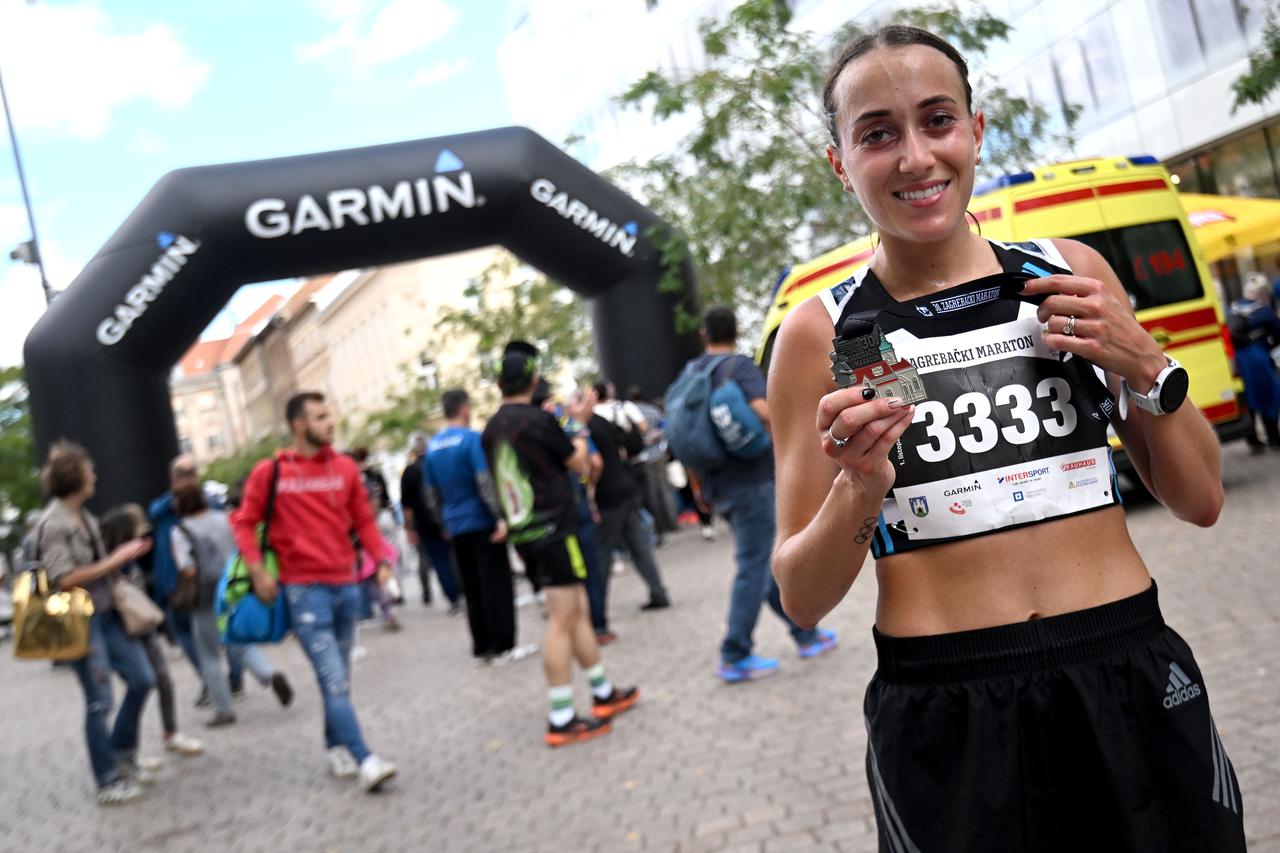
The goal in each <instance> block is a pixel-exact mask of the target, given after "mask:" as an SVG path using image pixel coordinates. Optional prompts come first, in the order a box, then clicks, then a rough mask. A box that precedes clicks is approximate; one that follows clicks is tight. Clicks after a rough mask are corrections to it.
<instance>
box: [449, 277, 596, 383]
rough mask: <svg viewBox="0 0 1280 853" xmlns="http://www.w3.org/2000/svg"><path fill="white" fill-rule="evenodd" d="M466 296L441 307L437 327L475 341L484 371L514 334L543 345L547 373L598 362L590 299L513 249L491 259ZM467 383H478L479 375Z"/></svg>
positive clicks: (486, 373) (487, 372) (580, 369)
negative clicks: (527, 263) (529, 267)
mask: <svg viewBox="0 0 1280 853" xmlns="http://www.w3.org/2000/svg"><path fill="white" fill-rule="evenodd" d="M465 296H466V302H465V304H464V305H462V306H460V307H453V308H445V309H444V310H443V311H442V312H441V313H440V319H439V320H438V321H437V323H436V328H437V329H438V330H440V331H441V332H443V333H444V334H445V335H449V336H453V337H455V338H461V339H463V340H467V341H473V342H474V344H475V346H476V349H477V352H478V353H479V356H480V367H481V371H480V373H481V374H482V376H491V375H492V374H493V371H494V369H495V368H496V367H497V364H498V361H499V359H500V358H501V356H502V349H503V347H504V346H506V344H507V342H508V341H510V340H512V339H519V340H525V341H529V342H530V343H532V344H534V345H535V346H537V347H538V350H539V351H540V352H541V354H542V355H541V358H540V359H539V365H540V368H541V370H542V373H543V375H544V376H554V375H556V374H558V373H559V372H560V371H561V370H562V369H564V368H568V369H569V370H571V371H573V372H574V374H575V376H576V375H582V374H583V373H584V372H585V371H586V370H588V369H589V368H590V366H591V365H592V364H593V362H594V355H593V350H592V346H591V324H590V321H589V320H588V318H587V312H586V305H585V303H583V301H582V299H581V298H579V297H578V296H577V295H576V294H574V293H573V292H572V291H570V290H568V289H566V288H564V287H562V286H560V285H559V284H556V283H555V282H553V281H552V280H551V279H549V278H547V277H546V276H544V275H540V274H536V273H533V272H531V271H530V272H527V273H526V272H524V270H523V268H522V267H521V266H520V264H519V261H518V260H517V259H516V258H515V257H513V256H510V255H508V256H506V257H504V258H502V259H500V260H498V261H497V262H495V263H494V264H493V265H491V266H490V267H489V268H488V269H486V270H485V271H484V272H483V273H481V274H480V276H479V278H476V279H474V280H473V281H471V282H470V283H468V285H467V287H466V291H465ZM482 376H477V377H476V379H477V380H480V379H482ZM462 384H463V387H468V388H475V387H476V386H477V383H476V382H474V381H473V382H463V383H462ZM478 384H480V385H482V386H487V385H489V384H491V383H488V382H480V383H478Z"/></svg>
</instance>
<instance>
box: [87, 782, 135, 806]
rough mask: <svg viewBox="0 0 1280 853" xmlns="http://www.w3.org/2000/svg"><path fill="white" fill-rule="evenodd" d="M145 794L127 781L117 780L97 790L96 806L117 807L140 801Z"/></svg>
mask: <svg viewBox="0 0 1280 853" xmlns="http://www.w3.org/2000/svg"><path fill="white" fill-rule="evenodd" d="M145 793H146V792H145V791H143V790H142V788H140V787H138V786H137V785H135V784H133V782H130V781H129V780H128V779H117V780H116V781H114V782H111V783H109V784H106V785H103V786H102V787H101V788H99V789H98V805H100V806H119V805H123V804H124V803H128V802H132V801H133V800H137V799H140V798H141V797H142V796H143V795H144V794H145Z"/></svg>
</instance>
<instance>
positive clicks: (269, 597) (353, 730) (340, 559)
mask: <svg viewBox="0 0 1280 853" xmlns="http://www.w3.org/2000/svg"><path fill="white" fill-rule="evenodd" d="M285 420H287V421H288V422H289V429H290V430H291V431H292V432H293V447H291V448H288V449H285V450H280V451H278V452H277V453H276V455H275V457H274V458H273V459H263V460H262V461H261V462H259V463H258V464H257V465H255V466H254V469H253V472H252V473H251V474H250V475H249V479H248V481H247V482H246V483H245V487H244V501H243V503H241V505H240V508H239V509H238V510H237V511H236V513H235V514H234V515H233V516H232V526H233V527H234V528H235V534H236V544H237V545H239V547H240V553H241V554H243V555H244V558H245V563H246V564H247V565H248V567H249V572H250V574H251V575H252V577H253V591H254V593H255V594H256V595H257V596H258V598H260V599H262V600H263V601H264V602H267V603H271V602H272V601H274V600H275V597H276V595H277V594H278V593H279V592H280V590H278V589H277V584H276V579H275V578H273V577H272V576H271V575H270V574H269V573H268V572H266V571H265V570H264V569H263V566H262V552H261V550H260V549H259V547H258V533H257V528H258V525H259V524H260V523H261V522H262V520H263V517H264V516H265V514H266V507H267V501H268V499H269V495H270V492H271V481H272V477H273V474H274V472H275V469H276V466H277V465H278V466H279V477H278V480H277V483H276V496H275V505H274V509H273V510H272V516H271V526H270V530H269V532H268V535H269V542H270V546H271V549H272V550H274V551H275V552H276V555H277V556H278V557H279V562H280V580H279V586H280V588H281V589H282V590H283V592H284V596H285V600H286V601H287V602H288V604H289V614H290V617H291V619H292V622H293V631H294V633H296V634H297V635H298V640H299V642H300V643H301V644H302V648H303V650H304V651H305V652H306V653H307V657H308V658H309V659H310V660H311V666H312V668H313V669H315V671H316V679H317V681H319V682H320V694H321V696H322V697H323V699H324V734H325V746H326V747H327V749H328V751H329V769H330V771H331V772H332V773H333V775H335V776H338V777H345V778H349V777H352V776H356V775H359V777H360V781H361V783H362V784H363V785H364V787H365V789H366V790H369V791H376V790H378V789H379V788H380V787H382V785H383V784H384V783H385V782H386V781H387V780H388V779H390V778H391V777H393V776H395V774H396V768H395V765H394V764H392V763H391V762H389V761H384V760H383V759H381V758H379V757H378V756H376V755H374V754H373V753H372V752H370V751H369V748H368V747H367V746H365V742H364V736H363V735H362V734H361V733H360V723H359V722H358V721H357V720H356V713H355V708H354V706H353V705H352V702H351V681H350V667H351V644H352V641H353V639H354V636H355V623H356V619H357V616H358V614H359V612H360V588H359V586H358V585H357V581H356V555H355V549H354V547H353V546H352V544H351V536H350V532H351V531H352V530H355V532H356V535H357V536H359V538H360V543H361V544H362V545H363V546H364V547H365V548H366V549H367V550H368V551H369V553H371V554H375V555H382V557H381V559H382V562H383V563H385V562H386V560H387V558H388V557H389V556H390V554H391V551H390V549H389V548H388V547H387V544H386V542H384V541H383V539H382V536H381V534H379V533H378V525H377V521H376V520H375V519H374V517H373V511H372V510H371V509H370V507H369V497H368V493H367V492H366V491H365V487H364V477H363V476H362V475H361V473H360V469H359V468H358V467H356V463H355V461H354V460H352V459H351V458H350V457H349V456H346V455H344V454H341V453H336V452H334V450H333V447H332V444H333V429H334V424H333V419H332V417H331V416H330V414H329V407H328V405H326V404H325V399H324V395H323V394H318V393H316V392H314V391H310V392H304V393H301V394H295V395H294V396H293V397H291V398H290V399H289V402H288V405H287V406H286V407H285Z"/></svg>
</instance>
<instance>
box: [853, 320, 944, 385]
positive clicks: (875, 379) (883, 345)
mask: <svg viewBox="0 0 1280 853" xmlns="http://www.w3.org/2000/svg"><path fill="white" fill-rule="evenodd" d="M831 344H832V346H833V347H835V351H834V352H832V353H831V356H830V357H831V373H832V375H833V376H835V380H836V385H837V386H838V387H840V388H853V387H861V388H862V398H863V399H864V400H872V399H875V398H876V397H899V398H901V399H902V402H903V404H904V405H905V404H908V403H919V402H921V401H922V400H927V399H928V398H929V395H928V394H927V393H925V390H924V380H922V379H921V378H920V374H918V373H917V372H916V369H915V367H914V366H912V364H911V362H909V361H907V360H906V359H905V358H899V357H898V355H897V353H895V352H894V351H893V345H892V344H890V343H889V342H888V341H887V340H886V339H885V336H884V333H883V332H881V331H880V326H879V324H877V323H873V322H871V321H869V320H865V319H863V318H861V317H850V318H849V319H847V320H846V321H845V323H844V326H843V327H842V328H841V331H840V336H839V337H838V338H834V339H833V340H832V341H831Z"/></svg>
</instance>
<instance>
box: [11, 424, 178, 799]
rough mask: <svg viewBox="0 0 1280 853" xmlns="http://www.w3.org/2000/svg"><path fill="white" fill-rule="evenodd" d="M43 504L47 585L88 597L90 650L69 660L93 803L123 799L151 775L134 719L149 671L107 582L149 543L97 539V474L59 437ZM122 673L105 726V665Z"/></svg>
mask: <svg viewBox="0 0 1280 853" xmlns="http://www.w3.org/2000/svg"><path fill="white" fill-rule="evenodd" d="M41 481H42V483H43V486H44V490H45V492H46V493H47V494H48V495H49V496H50V500H49V504H48V506H47V507H45V511H44V514H43V515H42V516H41V517H40V522H39V524H38V525H37V528H36V530H37V532H36V553H37V555H38V558H39V560H40V562H41V563H42V564H43V566H44V569H45V572H46V573H47V576H48V578H49V582H50V583H51V584H57V586H58V587H59V588H60V589H64V590H65V589H69V588H71V587H81V588H82V589H84V590H85V591H86V592H88V593H89V597H90V599H91V600H92V601H93V608H94V615H93V620H92V622H91V623H90V628H89V647H88V653H87V654H86V655H85V656H84V657H83V658H80V659H79V660H77V661H75V662H74V664H73V666H74V668H75V672H76V677H77V678H79V680H80V687H81V689H83V690H84V697H85V738H86V740H87V741H88V745H89V761H90V764H91V765H92V767H93V776H94V781H95V782H96V783H97V786H98V796H97V800H98V805H103V806H109V805H118V804H120V803H126V802H129V801H130V800H135V799H137V798H138V797H140V796H142V793H143V791H142V789H141V788H140V787H139V784H140V783H142V784H145V783H148V782H150V781H151V776H150V774H149V773H148V772H147V771H145V770H143V769H142V768H141V767H139V766H138V762H137V753H138V721H139V719H141V717H142V709H143V706H144V705H145V704H146V701H147V695H148V694H149V693H150V692H151V689H152V688H153V687H155V674H154V673H153V672H152V669H151V664H150V663H148V661H147V655H146V652H145V650H144V649H143V648H142V644H141V643H139V642H138V641H137V640H136V639H134V638H133V637H130V636H129V634H128V633H127V632H126V631H125V627H124V623H123V621H122V619H121V618H120V616H119V614H118V613H117V612H116V609H115V607H114V605H113V603H112V587H113V586H114V585H115V584H116V583H120V582H122V581H121V578H120V571H121V569H123V568H124V567H125V566H127V565H129V563H131V562H133V561H134V560H136V559H137V558H139V557H141V556H142V555H143V554H145V553H147V551H149V550H150V548H151V543H150V542H148V541H147V540H145V539H140V538H133V539H130V540H129V541H128V542H125V543H124V544H122V545H120V546H118V547H117V548H116V549H115V550H113V551H112V552H111V553H110V554H107V553H106V548H105V546H104V545H103V543H102V536H101V534H100V532H99V529H98V521H97V519H96V518H94V517H93V515H92V513H90V512H89V511H88V510H86V509H85V508H84V505H85V502H86V501H88V500H89V498H91V497H92V496H93V492H94V486H95V484H96V482H97V475H96V474H95V473H94V470H93V460H91V459H90V458H89V454H88V453H86V452H85V451H84V449H83V448H81V447H79V446H77V445H74V444H70V443H65V442H59V443H57V444H54V445H53V446H52V447H51V448H50V449H49V458H48V461H47V462H46V463H45V466H44V469H43V471H42V472H41ZM112 670H115V671H116V673H117V674H118V675H119V676H120V677H121V678H122V679H124V682H125V685H126V689H125V696H124V701H122V702H121V703H120V710H119V712H118V713H117V714H116V718H115V722H114V724H113V725H112V727H111V730H110V731H108V729H107V716H108V715H109V714H110V712H111V671H112Z"/></svg>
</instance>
